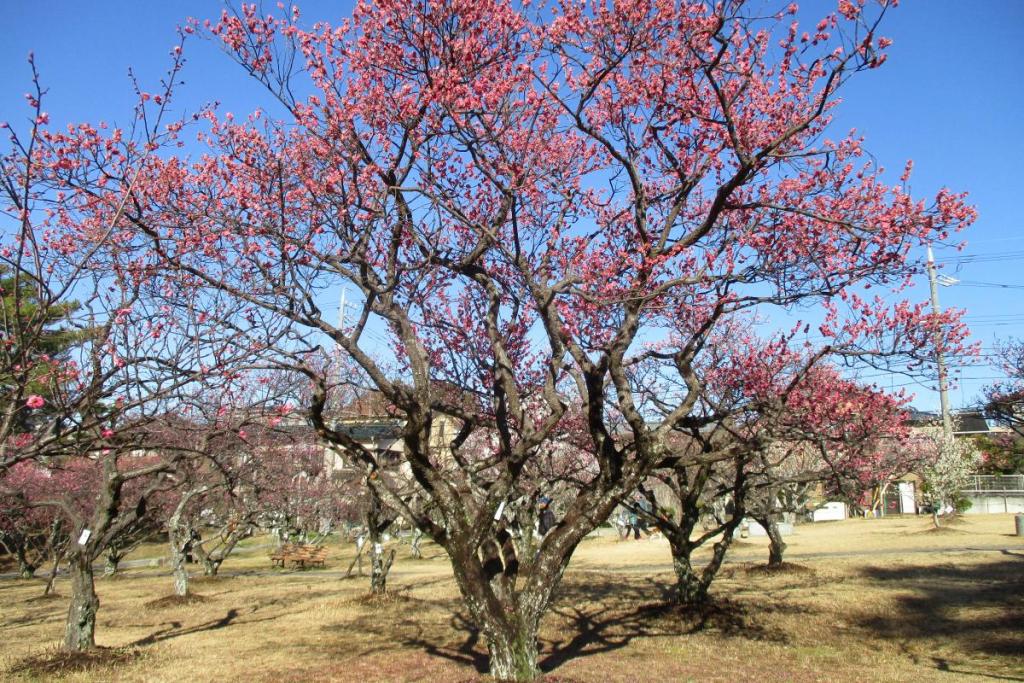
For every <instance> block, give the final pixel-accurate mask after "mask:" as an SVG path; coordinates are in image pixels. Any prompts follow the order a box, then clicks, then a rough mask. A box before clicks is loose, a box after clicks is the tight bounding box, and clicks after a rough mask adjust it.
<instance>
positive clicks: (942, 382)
mask: <svg viewBox="0 0 1024 683" xmlns="http://www.w3.org/2000/svg"><path fill="white" fill-rule="evenodd" d="M928 285H929V287H930V288H931V298H932V313H934V314H935V316H936V317H938V315H939V313H940V311H941V309H940V308H939V283H938V276H937V275H936V273H935V256H934V255H933V254H932V245H930V244H929V245H928ZM934 337H935V364H936V366H938V369H939V406H941V408H942V433H943V435H944V436H945V437H946V438H947V439H949V438H952V436H953V419H952V417H950V414H949V386H948V379H947V377H946V360H945V358H943V356H942V330H941V329H939V328H936V329H935V332H934Z"/></svg>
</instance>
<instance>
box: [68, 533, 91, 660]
mask: <svg viewBox="0 0 1024 683" xmlns="http://www.w3.org/2000/svg"><path fill="white" fill-rule="evenodd" d="M68 571H69V573H70V578H71V604H70V606H69V607H68V619H67V623H66V624H65V627H64V645H63V649H64V650H65V651H67V652H82V651H84V650H91V649H93V648H95V647H96V612H97V610H99V608H100V599H99V597H98V596H97V595H96V584H95V581H94V577H93V573H92V560H91V557H90V556H89V554H88V553H82V552H76V553H74V554H73V555H72V556H71V557H70V558H69V561H68Z"/></svg>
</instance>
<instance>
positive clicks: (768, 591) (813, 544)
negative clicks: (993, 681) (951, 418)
mask: <svg viewBox="0 0 1024 683" xmlns="http://www.w3.org/2000/svg"><path fill="white" fill-rule="evenodd" d="M929 526H930V520H929V519H928V518H922V517H904V518H886V519H879V520H849V521H846V522H834V523H830V524H827V525H798V526H797V527H796V531H795V533H794V534H793V535H792V536H790V537H787V539H786V542H787V544H788V546H789V548H788V549H787V553H786V557H787V559H788V560H790V562H791V563H799V565H801V566H803V567H805V568H806V569H808V570H809V571H799V570H791V569H790V570H788V571H781V572H774V571H763V563H764V561H765V560H766V559H767V540H766V539H763V538H750V539H745V542H744V543H743V544H742V546H740V547H736V548H734V549H733V550H734V551H735V552H734V551H733V550H730V553H729V555H728V556H727V560H726V561H727V564H726V566H725V567H723V570H722V572H721V573H720V576H719V579H718V580H716V581H715V583H714V584H713V586H712V589H711V599H712V601H711V603H710V604H709V605H707V606H705V607H704V608H702V609H699V610H680V609H678V608H675V607H674V606H672V604H671V601H672V598H673V596H674V589H675V576H674V573H673V571H672V565H671V555H670V552H669V548H668V544H667V542H665V541H663V540H656V541H651V542H645V543H620V542H618V541H617V540H615V538H614V537H613V535H611V534H610V535H608V536H607V537H598V538H588V539H587V540H585V541H584V542H583V543H581V544H580V547H579V549H578V551H577V553H576V556H574V558H573V560H572V563H571V564H570V566H569V568H568V570H567V572H566V574H565V579H564V581H563V583H562V585H561V586H560V588H559V589H558V591H557V593H556V596H555V600H554V602H553V604H552V606H551V609H550V611H549V613H548V615H547V616H546V617H545V618H544V620H543V622H542V624H541V632H540V634H539V643H540V654H539V663H540V666H541V668H542V670H543V671H544V672H545V673H546V674H547V678H546V679H542V680H547V681H550V682H551V683H554V682H556V681H566V682H568V681H574V682H576V681H578V682H582V681H595V682H596V681H601V682H602V683H603V682H604V681H612V682H615V681H618V682H622V683H636V681H640V680H652V681H687V680H695V681H712V682H714V681H721V682H722V683H726V682H728V683H731V682H732V681H747V680H756V681H758V683H783V682H784V681H785V682H788V681H795V682H797V683H804V682H811V681H814V682H818V681H821V682H824V681H836V680H866V679H870V678H884V679H885V680H891V681H905V682H907V683H909V682H911V681H913V682H914V683H917V682H918V681H923V682H925V683H927V682H930V681H936V682H937V683H954V682H955V681H961V680H977V677H978V676H983V675H989V676H995V677H1000V678H1002V679H1009V680H1018V679H1021V680H1024V662H1022V661H1021V658H1020V652H1022V651H1024V622H1022V619H1021V615H1024V578H1022V577H1024V539H1015V538H1009V537H1007V536H1005V534H1006V533H1007V532H1008V531H1009V530H1011V529H1012V527H1013V519H1012V515H992V516H981V515H976V516H974V515H972V516H968V517H967V518H965V522H964V524H963V525H962V526H960V527H958V528H959V529H964V530H967V531H968V532H969V535H963V534H950V535H946V534H925V533H917V532H920V531H924V530H925V529H926V528H927V527H929ZM266 542H267V541H266V540H265V539H256V540H254V541H253V542H252V547H251V548H249V547H243V548H242V549H240V550H239V552H238V553H236V554H235V555H232V556H231V558H230V559H229V561H228V562H227V563H226V564H225V567H224V572H225V575H224V577H223V579H224V580H223V581H217V582H216V584H214V582H213V581H211V582H210V584H209V585H210V588H208V589H207V588H204V589H202V592H203V593H205V594H206V595H207V596H209V600H208V601H207V602H199V603H191V604H189V606H187V607H180V608H179V609H173V608H172V607H171V606H168V609H147V606H148V605H149V604H150V602H151V601H153V599H154V598H156V597H159V596H162V595H164V594H166V592H167V591H168V590H170V579H169V576H168V573H167V570H166V568H163V569H161V568H156V567H148V566H147V567H140V568H128V569H126V570H124V579H123V580H121V581H116V582H104V581H98V582H97V591H98V592H99V594H100V598H101V605H102V606H101V608H100V611H99V614H98V624H97V632H96V636H97V639H98V641H99V643H100V644H101V645H104V646H108V647H110V648H113V649H117V648H135V649H136V650H139V651H141V652H142V653H144V656H141V657H135V658H132V659H129V660H125V661H120V662H115V663H112V664H110V665H109V666H108V667H106V668H102V667H99V665H97V667H99V668H95V669H83V670H78V671H75V670H71V669H67V670H61V672H60V673H49V672H45V673H33V672H32V671H29V670H26V669H24V668H22V669H21V670H22V671H24V672H25V673H21V674H18V675H15V673H13V672H9V671H7V670H4V671H0V679H3V680H9V679H19V678H23V679H27V680H51V679H53V678H56V677H58V676H59V677H60V678H61V679H62V680H63V681H65V683H92V682H93V681H97V680H103V681H105V680H121V681H147V683H149V682H153V683H172V682H173V683H177V681H180V680H181V678H182V675H183V674H182V672H183V671H186V670H187V666H188V664H189V663H190V662H197V661H198V662H202V666H203V669H202V678H203V679H204V680H216V681H218V682H219V683H232V682H235V681H238V682H243V683H293V682H294V683H300V682H303V683H304V682H305V681H310V680H322V681H340V682H343V683H344V682H347V681H350V682H356V683H365V682H366V681H377V680H395V681H422V682H426V681H485V680H487V679H486V677H485V672H486V657H487V649H486V643H485V642H484V639H483V636H482V635H481V634H480V633H479V632H478V631H477V630H476V629H475V628H474V627H473V625H472V624H471V623H470V622H469V618H468V614H467V611H466V609H465V607H464V605H463V604H462V601H461V599H460V597H459V592H458V587H457V586H456V584H455V581H454V578H453V577H452V573H451V569H450V567H449V566H448V564H447V562H442V561H435V562H420V561H414V560H412V559H411V558H410V557H409V555H408V552H407V550H406V549H405V548H399V554H398V557H397V558H396V560H395V568H394V572H393V573H392V575H391V576H390V577H389V581H388V586H389V589H390V590H391V593H389V594H388V595H387V596H385V597H384V599H374V598H372V597H370V596H368V595H367V592H368V589H369V579H368V578H365V577H364V578H363V579H362V580H359V581H342V580H341V575H342V574H343V573H344V570H345V568H346V567H347V566H348V562H349V561H350V560H351V558H352V557H353V554H354V546H353V544H351V543H347V544H339V543H333V544H332V545H331V548H332V554H331V557H332V565H333V567H330V568H329V569H332V570H333V571H328V572H292V571H288V572H274V571H271V570H270V567H269V562H268V561H267V558H266V550H265V548H262V547H259V546H260V545H261V544H264V543H266ZM748 543H749V546H748ZM743 546H747V547H743ZM424 549H425V551H426V552H427V553H428V554H434V553H436V552H438V551H437V546H434V545H432V544H425V548H424ZM151 552H152V555H151V556H156V555H157V554H159V553H162V552H164V548H163V547H162V546H159V545H154V546H153V547H152V549H151ZM145 557H149V556H147V555H141V556H140V558H145ZM708 557H709V553H708V552H707V551H700V552H698V553H697V554H695V558H694V559H695V563H696V564H697V567H698V568H700V567H701V566H702V564H703V563H704V562H706V561H707V559H708ZM759 565H760V566H759ZM787 569H788V568H787ZM197 578H198V577H197ZM197 585H198V584H197ZM56 587H57V589H58V590H60V591H61V592H63V593H64V594H65V595H67V593H68V584H67V578H66V577H63V576H62V577H59V578H58V579H57V584H56ZM41 592H42V585H41V584H40V583H38V582H22V581H18V580H15V579H12V580H5V581H0V634H2V636H3V647H4V649H3V655H0V659H2V660H3V661H2V662H0V667H3V666H6V665H9V664H10V663H11V662H12V661H15V659H16V658H24V657H27V656H30V655H32V654H33V653H36V652H38V651H39V644H40V643H45V642H53V641H54V640H56V639H57V638H58V637H59V636H60V634H61V633H62V631H63V625H64V619H65V617H66V612H67V607H66V604H65V603H64V601H62V600H53V601H45V602H38V601H33V602H31V603H29V602H28V599H29V598H30V597H36V596H38V594H39V593H41ZM21 661H23V660H21V659H18V660H17V661H16V662H15V663H19V662H21ZM879 672H883V673H879ZM972 677H973V678H972Z"/></svg>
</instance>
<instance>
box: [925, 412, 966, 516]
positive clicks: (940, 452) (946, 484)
mask: <svg viewBox="0 0 1024 683" xmlns="http://www.w3.org/2000/svg"><path fill="white" fill-rule="evenodd" d="M916 438H917V439H918V440H919V441H920V444H919V447H920V448H921V449H922V450H924V451H925V452H927V453H929V455H930V456H931V457H930V459H929V462H928V463H927V464H926V466H925V467H924V469H923V470H922V473H921V474H922V478H923V480H924V486H923V490H924V497H925V500H926V501H927V502H928V503H929V505H930V507H931V509H932V521H933V523H934V524H935V527H936V528H938V526H939V516H940V515H943V514H946V513H947V512H948V513H950V514H955V513H956V512H957V504H958V503H959V502H960V499H961V491H963V490H964V488H965V487H966V486H967V483H968V482H969V481H970V477H971V475H973V474H975V473H977V471H978V467H979V466H980V465H981V452H980V451H979V450H978V448H977V446H976V445H975V443H974V442H973V441H972V440H970V439H963V438H958V437H955V436H952V435H946V434H943V433H942V431H941V430H939V429H938V428H934V429H931V430H930V431H929V433H927V434H921V435H918V436H917V437H916Z"/></svg>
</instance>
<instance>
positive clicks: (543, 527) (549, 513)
mask: <svg viewBox="0 0 1024 683" xmlns="http://www.w3.org/2000/svg"><path fill="white" fill-rule="evenodd" d="M537 513H538V514H537V517H538V519H537V532H538V533H539V534H540V535H541V536H544V535H545V534H547V533H548V531H550V530H551V527H553V526H555V513H554V511H553V510H552V509H551V499H550V498H548V497H547V496H541V497H540V499H539V500H538V501H537Z"/></svg>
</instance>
